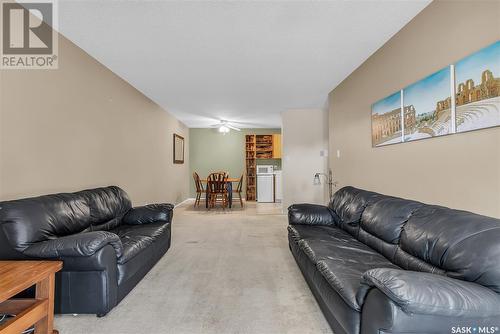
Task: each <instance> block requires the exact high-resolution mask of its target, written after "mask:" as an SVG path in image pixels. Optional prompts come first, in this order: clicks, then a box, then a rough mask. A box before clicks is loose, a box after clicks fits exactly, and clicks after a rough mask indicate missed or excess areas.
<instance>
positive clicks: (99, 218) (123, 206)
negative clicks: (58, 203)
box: [76, 186, 132, 231]
mask: <svg viewBox="0 0 500 334" xmlns="http://www.w3.org/2000/svg"><path fill="white" fill-rule="evenodd" d="M76 194H77V195H81V196H83V197H84V198H85V199H86V200H87V203H88V205H89V207H90V227H89V230H92V231H100V230H103V231H109V230H111V229H113V228H115V227H117V226H118V225H120V223H121V220H122V218H123V216H124V215H125V214H126V213H127V212H128V211H129V210H130V208H131V207H132V203H131V202H130V198H129V197H128V195H127V193H126V192H125V191H124V190H123V189H121V188H120V187H116V186H110V187H104V188H96V189H88V190H83V191H80V192H78V193H76Z"/></svg>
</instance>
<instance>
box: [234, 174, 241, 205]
mask: <svg viewBox="0 0 500 334" xmlns="http://www.w3.org/2000/svg"><path fill="white" fill-rule="evenodd" d="M242 190H243V174H241V177H240V180H239V181H238V186H237V187H236V189H233V194H238V198H239V200H240V205H241V207H243V199H242V197H241V192H242ZM233 198H234V196H233Z"/></svg>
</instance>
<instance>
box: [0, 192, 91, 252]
mask: <svg viewBox="0 0 500 334" xmlns="http://www.w3.org/2000/svg"><path fill="white" fill-rule="evenodd" d="M89 225H90V207H89V205H88V203H87V200H86V199H85V198H84V197H83V196H81V195H75V194H54V195H45V196H40V197H33V198H26V199H20V200H14V201H6V202H1V203H0V228H2V229H3V232H4V234H5V236H6V237H7V239H8V240H9V243H10V245H11V246H12V247H13V248H15V249H16V250H17V251H20V252H22V251H23V250H24V249H26V248H27V247H28V246H30V245H31V244H32V243H35V242H40V241H44V240H48V239H54V238H57V237H60V236H65V235H69V234H74V233H78V232H81V231H83V230H84V229H85V228H87V227H88V226H89Z"/></svg>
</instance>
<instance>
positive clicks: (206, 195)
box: [205, 187, 208, 209]
mask: <svg viewBox="0 0 500 334" xmlns="http://www.w3.org/2000/svg"><path fill="white" fill-rule="evenodd" d="M207 188H208V187H207ZM205 208H207V209H208V189H207V190H206V191H205Z"/></svg>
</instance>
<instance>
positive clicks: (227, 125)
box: [224, 124, 241, 131]
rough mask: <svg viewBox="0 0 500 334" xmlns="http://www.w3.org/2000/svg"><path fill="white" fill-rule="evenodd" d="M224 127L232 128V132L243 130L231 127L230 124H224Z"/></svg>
mask: <svg viewBox="0 0 500 334" xmlns="http://www.w3.org/2000/svg"><path fill="white" fill-rule="evenodd" d="M224 126H226V127H228V128H230V129H232V130H235V131H241V129H239V128H237V127H235V126H232V125H229V124H224Z"/></svg>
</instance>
